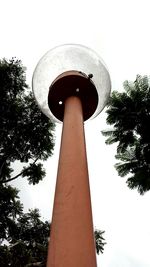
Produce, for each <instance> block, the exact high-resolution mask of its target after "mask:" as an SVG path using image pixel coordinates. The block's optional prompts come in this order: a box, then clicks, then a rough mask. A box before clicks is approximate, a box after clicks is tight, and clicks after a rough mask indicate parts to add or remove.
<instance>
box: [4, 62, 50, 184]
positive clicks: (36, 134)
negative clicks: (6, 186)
mask: <svg viewBox="0 0 150 267" xmlns="http://www.w3.org/2000/svg"><path fill="white" fill-rule="evenodd" d="M0 81H1V82H0V183H1V184H3V183H6V182H10V181H12V180H14V179H17V178H18V177H19V176H22V177H27V179H28V181H29V183H32V184H36V183H38V182H39V181H40V180H42V179H43V177H44V176H45V171H44V169H43V165H42V163H41V162H39V161H40V160H46V159H48V157H49V156H51V155H52V152H53V147H54V136H53V131H54V124H53V123H52V122H51V121H50V119H48V118H47V117H46V116H45V115H43V114H42V113H41V112H40V110H39V108H38V107H37V105H36V103H35V100H34V97H33V94H32V92H30V90H29V88H28V86H27V84H26V77H25V68H24V67H23V65H22V63H21V61H20V60H17V59H15V58H12V59H11V60H6V59H2V60H0ZM15 161H18V162H19V163H20V164H21V166H22V167H21V171H20V172H19V173H18V174H15V175H13V169H12V164H13V163H14V162H15ZM24 165H25V166H24Z"/></svg>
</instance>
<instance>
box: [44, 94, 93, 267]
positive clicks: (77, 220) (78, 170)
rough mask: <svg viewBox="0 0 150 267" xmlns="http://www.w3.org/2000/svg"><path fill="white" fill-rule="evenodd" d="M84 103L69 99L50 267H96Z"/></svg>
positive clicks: (52, 229) (65, 113)
mask: <svg viewBox="0 0 150 267" xmlns="http://www.w3.org/2000/svg"><path fill="white" fill-rule="evenodd" d="M95 251H96V250H95V241H94V233H93V223H92V211H91V200H90V188H89V178H88V167H87V158H86V147H85V136H84V124H83V114H82V104H81V101H80V99H79V98H77V97H75V96H72V97H69V98H68V99H67V100H66V103H65V112H64V122H63V130H62V140H61V147H60V156H59V164H58V174H57V182H56V191H55V199H54V207H53V216H52V226H51V236H50V244H49V248H48V261H47V267H96V266H97V264H96V252H95Z"/></svg>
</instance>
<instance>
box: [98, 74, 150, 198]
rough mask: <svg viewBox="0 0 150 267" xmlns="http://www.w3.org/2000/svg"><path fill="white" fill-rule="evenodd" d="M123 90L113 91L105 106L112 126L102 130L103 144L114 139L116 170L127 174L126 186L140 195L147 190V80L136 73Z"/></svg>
mask: <svg viewBox="0 0 150 267" xmlns="http://www.w3.org/2000/svg"><path fill="white" fill-rule="evenodd" d="M124 89H125V92H123V93H119V92H117V91H114V92H113V93H112V95H111V97H110V100H109V104H108V108H107V111H106V112H107V123H108V124H109V125H112V126H113V128H112V129H109V130H105V131H102V134H103V135H104V136H106V137H107V139H106V144H113V143H115V142H117V155H116V159H117V160H119V162H118V163H117V164H116V169H117V171H118V174H119V175H120V176H121V177H124V176H126V175H128V174H130V175H131V176H130V177H128V178H127V185H128V186H129V188H131V189H134V188H137V190H138V192H139V193H140V194H144V193H145V192H146V191H148V190H150V81H149V78H148V77H147V76H144V77H142V76H140V75H137V77H136V80H135V81H134V82H129V81H125V82H124Z"/></svg>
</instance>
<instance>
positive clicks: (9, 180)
mask: <svg viewBox="0 0 150 267" xmlns="http://www.w3.org/2000/svg"><path fill="white" fill-rule="evenodd" d="M38 159H39V157H37V158H36V159H35V160H34V162H33V163H32V164H34V163H36V162H37V160H38ZM30 168H31V167H30V166H29V167H27V168H26V169H25V170H23V171H21V172H20V173H18V174H17V175H15V176H14V177H12V178H10V179H7V180H2V181H0V183H1V184H4V183H8V182H11V181H13V180H15V179H17V178H18V177H19V176H21V175H22V174H23V173H24V172H25V171H26V170H29V169H30Z"/></svg>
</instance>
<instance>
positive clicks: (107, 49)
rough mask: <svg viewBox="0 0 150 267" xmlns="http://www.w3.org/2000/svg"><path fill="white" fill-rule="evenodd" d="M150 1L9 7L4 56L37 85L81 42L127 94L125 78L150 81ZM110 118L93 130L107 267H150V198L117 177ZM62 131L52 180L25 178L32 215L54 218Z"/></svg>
mask: <svg viewBox="0 0 150 267" xmlns="http://www.w3.org/2000/svg"><path fill="white" fill-rule="evenodd" d="M149 12H150V2H149V1H148V0H147V1H146V0H142V1H141V0H136V1H134V0H130V1H129V0H126V1H124V0H122V1H121V0H120V1H119V0H110V1H109V0H93V1H88V0H87V1H84V0H82V1H81V0H80V1H79V0H76V1H71V0H70V1H69V0H62V1H58V0H51V1H46V0H42V1H41V0H39V1H34V0H30V1H29V0H26V1H24V0H22V1H19V0H13V1H11V0H10V1H9V0H5V1H1V5H0V36H1V40H0V57H1V58H2V57H6V58H11V57H12V56H16V57H17V58H19V59H22V61H23V64H24V65H25V66H26V67H27V82H28V84H29V85H30V86H31V79H32V73H33V71H34V68H35V66H36V64H37V62H38V61H39V59H40V58H41V56H43V54H44V53H45V52H47V50H49V49H51V48H53V47H54V46H56V45H60V44H64V43H80V44H83V45H86V46H89V47H90V48H92V49H94V50H95V51H96V52H98V53H99V55H100V56H101V57H102V58H103V59H104V61H105V62H106V64H107V66H108V69H109V71H110V75H111V79H112V90H122V82H123V81H124V80H125V79H130V80H134V79H135V77H136V74H141V75H145V74H147V75H149V74H150V30H149V27H150V13H149ZM106 127H107V126H106V124H105V113H104V112H102V113H101V114H100V116H99V117H97V118H96V119H95V120H93V121H91V122H89V123H87V124H86V126H85V132H86V143H87V155H88V161H89V174H90V183H91V195H92V206H93V220H94V225H95V227H97V228H99V229H104V230H105V231H106V234H105V237H106V241H107V243H108V244H107V246H105V252H104V255H100V256H98V266H102V267H130V266H131V267H141V266H142V267H148V266H150V251H149V248H150V228H149V225H150V215H149V201H150V192H148V193H146V194H145V195H144V196H140V195H139V194H138V193H137V192H136V191H131V190H130V189H128V188H127V186H126V183H125V178H120V177H118V175H117V172H116V171H115V169H114V167H113V165H114V163H115V159H114V155H115V145H113V146H106V145H105V138H104V137H102V136H101V133H100V131H101V130H102V129H105V128H106ZM60 136H61V125H58V126H57V128H56V146H55V153H54V156H53V157H52V158H50V159H49V160H48V161H47V162H46V163H45V166H46V169H47V176H46V178H45V179H44V181H43V182H41V183H40V184H39V185H37V186H28V185H27V183H26V182H23V181H22V179H20V180H19V179H18V181H17V182H15V183H14V184H15V185H16V186H17V187H19V188H20V189H21V192H20V195H21V199H22V201H24V205H25V209H26V210H27V208H29V207H30V208H32V207H33V208H34V207H38V208H39V209H40V211H41V214H42V217H43V218H44V219H50V218H51V212H52V204H53V203H52V202H53V196H54V188H55V179H56V172H57V160H58V154H59V143H60Z"/></svg>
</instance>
